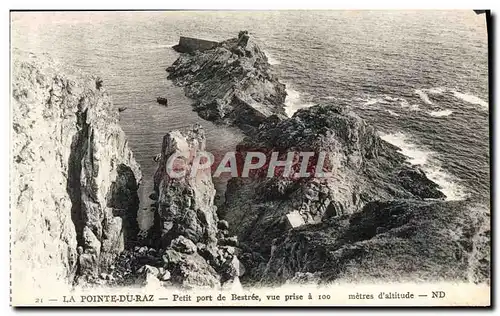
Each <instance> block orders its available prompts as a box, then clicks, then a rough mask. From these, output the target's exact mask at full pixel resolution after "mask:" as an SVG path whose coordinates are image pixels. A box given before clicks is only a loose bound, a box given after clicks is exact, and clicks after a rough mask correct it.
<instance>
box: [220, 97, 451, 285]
mask: <svg viewBox="0 0 500 316" xmlns="http://www.w3.org/2000/svg"><path fill="white" fill-rule="evenodd" d="M345 108H346V107H344V106H342V105H324V106H315V107H311V108H308V109H303V110H299V111H298V112H297V113H295V115H294V116H293V117H292V118H290V119H288V120H273V119H272V118H271V119H270V120H269V123H265V124H263V125H261V128H260V129H259V132H258V133H257V134H255V135H254V136H252V137H247V138H245V140H244V141H243V142H242V143H240V144H239V145H238V146H237V151H238V153H239V156H240V161H244V160H245V156H246V155H247V153H248V152H252V151H259V152H263V153H265V155H266V156H267V159H268V161H269V159H270V156H271V153H272V152H279V156H278V159H279V160H282V161H283V160H286V158H287V153H289V152H296V153H299V152H311V153H313V156H312V157H311V158H310V165H309V167H308V169H307V171H308V172H310V173H311V175H310V176H308V177H296V178H295V177H288V176H286V177H283V176H282V174H280V172H282V171H283V168H281V171H278V172H277V173H275V176H273V177H267V172H268V168H267V167H268V165H267V164H265V165H264V166H263V167H262V168H261V169H259V170H257V171H255V172H254V173H253V174H251V175H250V177H249V178H235V179H232V180H230V182H229V184H228V187H227V191H226V203H225V204H224V205H223V206H222V208H221V210H220V215H221V216H222V218H224V219H225V220H227V221H228V223H229V227H230V233H233V234H236V235H237V236H238V238H239V240H240V242H242V243H243V244H244V247H246V248H248V249H247V253H246V255H245V258H247V259H242V260H243V263H244V264H245V265H249V266H250V265H255V262H256V261H255V260H254V259H255V258H256V257H262V260H263V262H266V260H267V259H269V258H270V255H271V252H272V246H271V242H270V240H273V239H275V238H278V237H280V236H283V234H284V232H286V231H288V230H290V229H294V228H298V227H301V226H304V225H311V224H318V223H322V222H327V221H329V220H330V219H331V218H336V217H339V216H345V215H349V214H353V213H356V212H359V211H361V209H362V208H363V207H364V206H365V205H366V204H367V203H369V202H373V201H392V200H396V199H415V200H424V199H444V198H445V196H444V194H443V193H442V192H441V191H439V186H438V185H437V184H435V183H434V182H432V181H430V180H429V179H428V178H427V177H426V176H425V174H424V173H423V172H422V171H421V170H419V169H418V168H416V167H413V166H411V165H410V164H409V163H407V162H406V159H405V157H404V156H403V155H402V154H400V153H399V152H398V149H397V148H396V147H394V146H392V145H391V144H389V143H386V142H385V141H383V140H382V139H380V137H378V136H377V134H376V132H375V130H374V129H373V128H372V127H371V126H369V125H367V124H366V123H365V122H364V121H363V120H362V119H361V118H359V117H358V116H356V115H355V114H353V113H351V112H349V111H347V110H345ZM322 152H323V153H326V154H327V157H328V158H327V159H325V160H324V162H325V163H324V170H323V171H324V172H331V174H330V175H329V176H327V177H318V176H315V173H314V172H316V171H320V170H315V167H317V161H318V160H319V156H320V153H322ZM296 158H297V157H296ZM300 162H301V161H299V159H295V160H294V163H295V164H294V165H293V167H292V170H294V171H295V172H298V171H299V169H300ZM278 170H280V169H278ZM249 255H250V257H249ZM248 258H250V259H248ZM252 258H253V259H252ZM245 260H247V261H245ZM257 261H258V260H257ZM247 270H248V269H247ZM249 275H250V274H249Z"/></svg>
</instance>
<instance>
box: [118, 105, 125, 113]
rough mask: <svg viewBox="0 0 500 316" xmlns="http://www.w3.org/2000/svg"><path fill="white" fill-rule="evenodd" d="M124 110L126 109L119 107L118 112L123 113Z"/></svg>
mask: <svg viewBox="0 0 500 316" xmlns="http://www.w3.org/2000/svg"><path fill="white" fill-rule="evenodd" d="M126 109H127V108H126V107H124V106H120V107H119V108H118V112H123V111H125V110H126Z"/></svg>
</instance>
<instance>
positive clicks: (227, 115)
mask: <svg viewBox="0 0 500 316" xmlns="http://www.w3.org/2000/svg"><path fill="white" fill-rule="evenodd" d="M247 40H248V36H247V34H246V33H245V32H240V34H239V37H238V39H233V40H229V41H226V42H222V43H220V45H218V46H217V47H216V48H212V49H210V48H208V49H206V50H203V51H202V52H201V51H198V52H197V51H194V52H191V53H189V54H182V55H181V56H180V57H179V59H178V60H177V61H176V62H175V63H174V65H173V66H171V67H169V68H168V69H167V70H168V71H169V72H170V75H169V78H171V79H173V80H174V82H175V83H177V84H178V85H181V86H185V91H186V95H187V96H189V97H191V98H193V99H194V102H195V109H196V110H197V111H198V112H199V113H200V116H201V117H203V118H206V119H209V120H214V121H216V122H226V123H230V124H235V125H237V126H239V127H240V128H242V129H243V130H244V131H245V132H246V134H247V135H248V137H247V138H245V140H243V142H241V143H240V144H238V146H237V148H236V151H237V153H238V154H237V156H238V158H239V162H240V163H241V162H242V161H245V157H246V155H247V154H248V153H249V152H255V151H258V152H262V153H264V154H265V155H266V157H267V158H268V161H269V157H270V156H271V153H272V152H279V156H278V158H279V160H281V161H283V160H286V158H287V153H289V152H295V153H298V152H310V153H312V157H311V159H312V161H317V160H318V159H319V157H320V153H326V154H327V155H328V158H329V159H328V162H327V164H326V166H325V167H326V169H327V170H326V171H330V172H331V175H330V176H328V177H314V176H310V177H303V178H294V177H280V176H279V172H278V174H275V175H278V176H277V177H276V176H275V177H267V168H266V167H267V165H264V166H263V168H262V171H256V172H253V174H252V175H251V176H250V177H249V178H242V177H239V178H234V179H232V180H230V181H229V183H228V185H227V190H226V196H225V203H224V204H223V205H222V207H221V208H220V209H219V210H218V215H219V217H220V218H223V219H224V220H227V222H228V224H229V230H230V233H231V234H235V235H236V236H237V237H238V240H239V243H240V247H241V249H242V253H241V254H240V255H239V259H240V260H241V263H242V264H243V266H244V267H245V270H246V272H245V275H244V276H243V277H242V279H241V280H242V282H243V283H246V284H273V285H276V284H282V283H285V282H304V281H311V282H320V283H321V282H331V281H336V280H355V281H363V280H368V279H390V280H393V281H418V280H434V281H436V280H447V281H450V280H451V281H452V280H460V281H473V282H483V281H485V280H486V281H488V280H489V259H488V258H489V214H488V212H487V211H482V210H479V209H477V208H474V207H472V208H471V206H470V205H469V204H468V203H467V202H447V201H444V200H445V198H446V196H445V195H444V194H443V193H442V192H441V191H440V188H439V186H438V185H437V184H436V183H434V182H433V181H431V180H430V179H428V178H427V176H426V175H425V173H424V172H423V171H422V170H421V169H419V168H418V167H417V166H412V165H410V164H409V163H408V162H407V159H406V157H404V156H403V155H402V154H401V153H400V152H399V150H398V148H397V147H395V146H393V145H391V144H389V143H387V142H385V141H383V140H382V139H381V138H380V137H379V136H378V135H377V133H376V131H375V129H374V128H373V127H372V126H369V125H368V124H366V123H365V122H364V121H363V120H362V119H361V118H359V117H358V116H356V115H355V114H353V113H351V112H349V111H348V110H347V109H348V108H349V106H348V105H347V104H322V105H317V106H314V107H311V108H308V109H302V110H299V111H298V112H297V113H295V115H294V116H293V117H292V118H290V119H287V118H286V117H284V116H283V115H282V112H281V109H282V108H283V102H284V97H285V96H286V95H285V94H281V93H278V94H276V95H277V96H282V97H280V98H265V97H264V99H267V103H266V106H265V107H264V108H265V109H266V110H267V109H280V111H277V112H273V111H267V112H265V113H264V115H260V114H262V112H261V111H260V110H261V109H262V106H261V103H259V102H257V103H252V102H246V104H245V109H248V104H253V105H255V104H258V107H257V108H258V110H259V112H260V113H259V112H255V111H254V110H252V111H250V112H248V111H240V110H239V109H238V108H236V109H235V108H234V106H231V105H232V104H240V103H239V102H236V103H235V102H234V98H235V97H237V99H241V97H239V96H240V95H241V94H243V95H246V96H248V95H249V96H252V97H253V96H254V95H255V94H257V95H258V96H259V100H262V97H261V92H262V91H264V92H267V91H270V90H269V89H261V90H260V92H259V90H257V89H256V90H257V92H255V90H254V89H253V87H258V86H259V85H260V82H259V83H258V84H257V85H255V80H252V79H253V78H255V76H254V77H251V78H252V79H248V76H247V75H241V70H239V68H238V69H237V71H235V69H234V68H232V66H231V65H232V64H233V62H231V61H232V59H233V58H235V61H239V60H240V59H241V60H242V61H248V60H249V59H251V58H254V56H256V55H257V56H259V58H258V60H260V61H263V60H264V61H266V60H267V59H266V58H265V55H264V54H263V53H262V52H260V50H259V49H258V47H257V46H252V47H254V50H256V51H258V52H260V53H258V54H250V55H249V56H247V53H246V52H245V51H246V50H243V51H241V50H240V49H239V45H238V42H240V41H242V42H245V41H247ZM228 44H229V45H228ZM255 47H257V48H255ZM234 55H236V56H237V57H235V56H234ZM240 62H241V61H240ZM263 64H264V66H265V67H264V69H265V70H266V71H267V70H268V69H269V66H268V64H267V62H264V63H263ZM237 65H240V64H237ZM245 65H246V66H245V67H244V68H246V69H250V73H254V72H258V71H259V70H261V69H262V68H261V65H262V63H257V64H254V68H252V67H251V66H250V65H249V64H245ZM256 65H257V66H256ZM264 82H265V80H264ZM271 82H274V83H276V82H278V81H277V80H276V81H274V80H273V81H271ZM230 87H236V89H235V90H231V89H230ZM249 87H250V88H249ZM274 87H279V85H278V86H276V85H274ZM231 91H236V92H234V93H233V92H231ZM271 91H281V90H280V89H276V88H274V89H271ZM252 107H254V108H255V106H252ZM256 118H257V119H256ZM247 124H248V125H251V128H249V127H248V125H247ZM294 158H295V160H294V161H295V162H298V161H299V159H300V157H297V156H295V157H294ZM298 168H299V167H298V166H297V165H295V166H294V169H293V170H294V171H298ZM308 170H310V171H311V170H313V169H311V168H309V169H308ZM240 171H241V170H240ZM452 217H453V218H452ZM383 260H385V262H383Z"/></svg>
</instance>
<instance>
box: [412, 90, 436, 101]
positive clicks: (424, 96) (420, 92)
mask: <svg viewBox="0 0 500 316" xmlns="http://www.w3.org/2000/svg"><path fill="white" fill-rule="evenodd" d="M415 93H416V94H418V96H419V97H420V99H422V101H424V102H425V103H427V104H432V102H431V100H429V96H428V95H427V93H425V91H424V89H422V90H420V89H417V90H415Z"/></svg>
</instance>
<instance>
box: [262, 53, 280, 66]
mask: <svg viewBox="0 0 500 316" xmlns="http://www.w3.org/2000/svg"><path fill="white" fill-rule="evenodd" d="M264 54H266V57H267V62H268V63H269V64H270V65H279V64H281V62H280V61H279V60H277V59H276V58H274V57H273V55H271V54H269V52H264Z"/></svg>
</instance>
